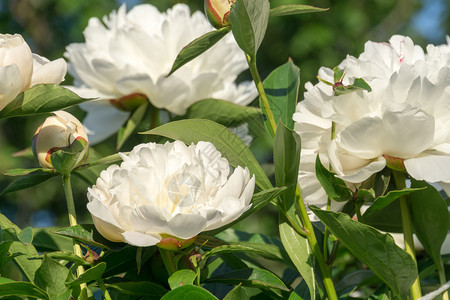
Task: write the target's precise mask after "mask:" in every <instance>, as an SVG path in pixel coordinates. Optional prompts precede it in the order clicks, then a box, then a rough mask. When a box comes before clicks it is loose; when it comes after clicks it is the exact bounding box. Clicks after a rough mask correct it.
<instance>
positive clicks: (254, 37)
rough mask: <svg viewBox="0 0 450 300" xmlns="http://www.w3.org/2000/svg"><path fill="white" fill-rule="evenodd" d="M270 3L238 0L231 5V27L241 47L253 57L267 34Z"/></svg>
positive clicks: (256, 0) (263, 0)
mask: <svg viewBox="0 0 450 300" xmlns="http://www.w3.org/2000/svg"><path fill="white" fill-rule="evenodd" d="M269 11H270V3H269V1H268V0H237V1H236V3H234V4H233V5H232V6H231V10H230V15H229V17H228V19H229V21H230V23H231V29H232V32H233V35H234V38H235V39H236V42H237V43H238V45H239V47H240V48H241V49H242V50H243V51H244V52H245V53H247V54H248V55H249V56H250V57H251V58H255V57H256V52H257V51H258V48H259V46H260V45H261V42H262V40H263V39H264V35H265V34H266V29H267V24H268V21H269Z"/></svg>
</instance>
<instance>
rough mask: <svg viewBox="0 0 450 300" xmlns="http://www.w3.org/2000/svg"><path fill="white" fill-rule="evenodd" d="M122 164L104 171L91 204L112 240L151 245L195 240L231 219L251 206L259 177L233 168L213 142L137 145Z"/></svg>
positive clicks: (98, 222) (91, 190)
mask: <svg viewBox="0 0 450 300" xmlns="http://www.w3.org/2000/svg"><path fill="white" fill-rule="evenodd" d="M121 156H122V159H123V163H122V164H121V165H120V166H118V165H113V166H110V167H109V168H108V169H106V170H105V171H103V172H102V173H101V174H100V178H98V180H97V183H96V185H94V186H93V187H92V188H89V190H88V198H89V203H88V205H87V207H88V209H89V211H90V212H91V214H92V218H93V220H94V224H95V226H96V228H97V230H98V231H99V232H100V233H101V234H102V235H103V236H104V237H105V238H107V239H109V240H111V241H116V242H127V243H129V244H131V245H135V246H141V247H145V246H151V245H155V244H157V243H160V242H161V241H162V240H164V239H165V238H172V237H176V238H178V239H182V240H183V239H191V238H193V237H195V236H196V235H197V234H199V233H200V232H202V231H205V230H212V229H216V228H219V227H221V226H223V225H225V224H228V223H230V222H232V221H234V220H236V219H237V218H239V217H240V216H241V215H242V213H244V212H245V211H246V210H247V209H249V208H250V206H251V204H250V200H251V198H252V195H253V190H254V188H255V177H254V176H253V177H251V178H250V173H249V170H248V169H247V168H245V169H243V168H241V167H239V166H238V167H237V168H236V169H235V170H234V171H233V172H231V170H230V166H229V163H228V161H227V160H226V159H225V158H223V157H222V155H221V153H220V152H219V151H217V150H216V148H215V147H214V146H213V145H212V144H211V143H208V142H199V143H198V144H197V145H194V144H192V145H190V146H186V145H185V144H184V143H182V142H180V141H175V142H174V143H169V142H167V143H166V144H164V145H161V144H155V143H149V144H141V145H138V146H136V147H135V148H134V149H133V150H132V151H131V153H130V154H129V156H126V155H123V154H122V155H121Z"/></svg>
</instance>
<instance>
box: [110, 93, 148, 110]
mask: <svg viewBox="0 0 450 300" xmlns="http://www.w3.org/2000/svg"><path fill="white" fill-rule="evenodd" d="M145 101H148V98H147V96H145V95H144V94H140V93H133V94H130V95H127V96H123V97H121V98H119V99H111V100H109V103H111V105H112V106H114V107H115V108H117V109H120V110H123V111H130V112H131V111H134V110H135V109H136V108H138V107H139V106H140V105H142V104H143V103H144V102H145Z"/></svg>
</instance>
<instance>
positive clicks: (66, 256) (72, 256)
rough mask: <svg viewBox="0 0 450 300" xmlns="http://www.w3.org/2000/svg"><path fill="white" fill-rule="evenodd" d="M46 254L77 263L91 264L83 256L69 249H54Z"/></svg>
mask: <svg viewBox="0 0 450 300" xmlns="http://www.w3.org/2000/svg"><path fill="white" fill-rule="evenodd" d="M46 255H47V256H48V257H51V258H53V259H57V260H66V261H70V262H73V263H75V264H77V265H90V263H88V262H86V261H85V260H84V259H83V258H81V257H79V256H78V255H76V254H74V253H72V252H69V251H54V252H49V253H46Z"/></svg>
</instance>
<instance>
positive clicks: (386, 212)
mask: <svg viewBox="0 0 450 300" xmlns="http://www.w3.org/2000/svg"><path fill="white" fill-rule="evenodd" d="M348 203H350V202H348ZM399 203H400V202H399V201H394V202H392V203H391V204H389V205H388V206H386V207H385V208H382V209H380V210H378V211H374V212H373V213H371V214H370V215H367V216H366V215H364V217H363V219H362V220H361V221H362V222H363V223H364V224H367V225H369V226H373V227H375V228H376V229H378V230H382V231H386V232H403V227H402V217H401V213H400V205H399Z"/></svg>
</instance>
